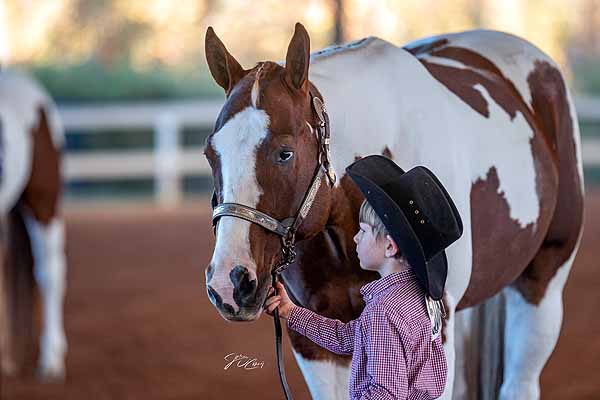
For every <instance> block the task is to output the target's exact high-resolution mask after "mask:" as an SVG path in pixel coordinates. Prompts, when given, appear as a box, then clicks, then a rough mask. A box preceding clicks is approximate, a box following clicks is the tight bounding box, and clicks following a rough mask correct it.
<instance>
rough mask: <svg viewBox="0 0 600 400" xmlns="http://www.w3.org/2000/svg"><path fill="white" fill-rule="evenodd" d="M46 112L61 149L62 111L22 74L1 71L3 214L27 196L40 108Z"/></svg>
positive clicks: (0, 203)
mask: <svg viewBox="0 0 600 400" xmlns="http://www.w3.org/2000/svg"><path fill="white" fill-rule="evenodd" d="M40 107H41V108H43V109H44V111H45V112H46V117H47V120H48V126H49V128H50V132H51V135H52V140H53V142H54V145H55V146H56V147H57V148H60V147H61V146H62V145H63V142H64V131H63V127H62V124H61V122H60V118H59V116H58V112H57V111H56V107H55V106H54V103H53V102H52V100H51V99H50V98H49V97H48V95H47V94H46V92H45V90H44V89H43V88H42V87H41V86H39V85H38V84H37V83H36V82H35V81H33V80H32V79H31V78H29V77H28V76H27V75H24V74H22V73H20V72H18V71H14V70H10V69H9V70H2V71H1V72H0V136H1V138H0V139H1V140H2V142H1V146H2V153H3V154H2V160H1V161H0V162H1V163H2V170H1V177H0V212H2V213H6V212H8V210H10V209H11V208H12V207H13V206H14V205H15V204H16V202H17V200H18V198H19V197H20V196H21V193H23V190H24V189H25V186H26V185H27V182H28V181H29V176H30V174H31V162H32V146H33V143H32V136H31V134H32V131H33V129H34V128H35V127H36V126H37V124H38V123H39V121H38V119H39V108H40Z"/></svg>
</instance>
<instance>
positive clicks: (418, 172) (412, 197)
mask: <svg viewBox="0 0 600 400" xmlns="http://www.w3.org/2000/svg"><path fill="white" fill-rule="evenodd" d="M346 171H347V172H348V174H349V175H350V177H351V178H352V179H353V180H354V182H355V183H356V185H357V186H358V187H359V189H360V190H361V192H362V193H363V194H364V196H365V197H366V199H367V201H368V202H369V204H370V205H371V206H372V207H373V209H374V210H375V212H376V213H377V215H378V216H379V218H380V219H381V221H382V222H383V224H384V225H385V227H386V229H387V231H388V232H389V234H390V236H391V237H392V238H393V239H394V242H396V245H397V246H398V248H399V249H400V251H401V253H402V255H403V256H404V257H405V258H406V260H407V261H408V262H409V264H410V265H411V267H412V268H413V270H414V272H415V275H416V276H417V278H418V279H419V281H420V282H421V284H422V285H423V287H424V288H425V290H426V291H427V292H428V294H429V296H430V297H431V298H432V299H434V300H440V299H441V298H442V295H443V292H444V285H445V284H446V276H447V273H448V260H447V259H446V252H445V250H444V249H446V248H447V247H448V246H450V245H451V244H452V243H454V242H455V241H456V240H458V238H460V236H461V235H462V232H463V226H462V220H461V218H460V214H459V213H458V210H457V209H456V206H455V205H454V202H453V201H452V198H450V195H449V194H448V192H447V191H446V189H445V188H444V186H443V185H442V184H441V182H440V181H439V180H438V178H437V177H436V176H435V175H434V174H433V172H431V171H430V170H429V169H427V168H426V167H424V166H421V165H419V166H416V167H414V168H412V169H411V170H409V171H408V172H404V170H403V169H402V168H400V167H399V166H398V165H396V163H394V161H392V160H390V159H389V158H387V157H385V156H380V155H371V156H367V157H364V158H361V159H360V160H358V161H355V162H354V163H352V164H351V165H349V166H348V167H347V168H346Z"/></svg>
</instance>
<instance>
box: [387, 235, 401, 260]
mask: <svg viewBox="0 0 600 400" xmlns="http://www.w3.org/2000/svg"><path fill="white" fill-rule="evenodd" d="M385 238H386V242H387V243H386V246H385V255H386V257H394V256H395V255H396V253H398V251H400V250H399V249H398V245H397V244H396V242H394V239H392V237H391V236H390V235H385Z"/></svg>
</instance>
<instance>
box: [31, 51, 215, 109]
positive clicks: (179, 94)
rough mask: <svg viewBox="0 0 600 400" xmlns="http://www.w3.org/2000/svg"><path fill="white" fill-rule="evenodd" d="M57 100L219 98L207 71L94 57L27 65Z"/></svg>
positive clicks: (74, 101)
mask: <svg viewBox="0 0 600 400" xmlns="http://www.w3.org/2000/svg"><path fill="white" fill-rule="evenodd" d="M28 69H29V70H30V72H31V73H33V75H34V76H35V77H36V78H37V79H38V80H40V81H41V82H42V84H43V85H44V86H45V87H46V88H47V89H48V91H49V92H50V94H51V95H52V97H53V98H54V99H55V100H56V101H57V102H59V103H81V102H102V101H114V100H159V99H172V98H185V97H192V96H193V97H223V90H222V89H221V88H220V87H219V86H217V85H216V84H215V83H214V82H213V80H212V77H211V76H210V74H209V73H208V72H207V71H206V70H203V69H201V68H200V67H199V68H198V69H197V70H194V71H186V70H173V69H168V68H166V67H155V68H153V69H150V70H144V71H136V70H134V69H133V68H132V67H131V66H130V65H128V64H127V63H120V64H116V65H113V66H106V65H103V64H101V63H98V62H95V61H94V60H91V61H87V62H85V63H82V64H75V65H36V66H30V67H29V68H28Z"/></svg>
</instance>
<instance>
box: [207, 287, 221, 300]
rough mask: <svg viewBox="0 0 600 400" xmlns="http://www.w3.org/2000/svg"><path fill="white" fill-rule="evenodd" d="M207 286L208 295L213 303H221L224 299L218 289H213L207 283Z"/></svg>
mask: <svg viewBox="0 0 600 400" xmlns="http://www.w3.org/2000/svg"><path fill="white" fill-rule="evenodd" d="M207 288H208V297H209V298H210V300H211V302H212V303H213V304H216V305H220V304H221V303H222V302H223V300H222V299H221V296H219V294H218V293H217V291H216V290H215V289H213V288H212V286H210V285H207Z"/></svg>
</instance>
